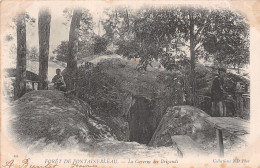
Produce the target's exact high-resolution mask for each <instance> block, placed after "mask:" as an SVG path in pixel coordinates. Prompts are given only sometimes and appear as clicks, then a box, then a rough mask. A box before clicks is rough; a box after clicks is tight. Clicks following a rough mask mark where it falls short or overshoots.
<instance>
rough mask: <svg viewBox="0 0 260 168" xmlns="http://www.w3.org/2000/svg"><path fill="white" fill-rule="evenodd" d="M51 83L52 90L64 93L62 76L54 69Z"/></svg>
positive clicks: (64, 86)
mask: <svg viewBox="0 0 260 168" xmlns="http://www.w3.org/2000/svg"><path fill="white" fill-rule="evenodd" d="M51 82H52V83H54V88H55V89H57V90H59V91H63V92H66V84H65V82H64V79H63V76H62V75H61V70H60V69H56V75H55V76H54V77H53V78H52V81H51Z"/></svg>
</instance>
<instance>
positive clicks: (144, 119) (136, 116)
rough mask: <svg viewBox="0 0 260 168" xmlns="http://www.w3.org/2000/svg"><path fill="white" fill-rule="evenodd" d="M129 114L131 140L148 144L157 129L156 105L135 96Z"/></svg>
mask: <svg viewBox="0 0 260 168" xmlns="http://www.w3.org/2000/svg"><path fill="white" fill-rule="evenodd" d="M134 99H135V103H134V104H133V105H132V107H131V108H130V113H129V119H128V123H129V130H130V136H129V140H130V141H131V142H132V141H135V142H138V143H140V144H148V143H149V142H150V140H151V138H152V136H153V133H154V131H155V128H156V123H155V122H154V121H155V120H154V119H155V118H154V117H155V113H154V110H153V109H154V103H153V102H151V101H150V100H148V99H146V98H145V97H142V96H135V97H134Z"/></svg>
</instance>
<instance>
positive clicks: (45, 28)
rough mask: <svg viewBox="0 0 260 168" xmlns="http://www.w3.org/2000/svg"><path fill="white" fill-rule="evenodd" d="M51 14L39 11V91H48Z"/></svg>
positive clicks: (46, 11) (47, 10)
mask: <svg viewBox="0 0 260 168" xmlns="http://www.w3.org/2000/svg"><path fill="white" fill-rule="evenodd" d="M50 23H51V14H50V11H49V9H47V8H44V9H41V10H40V11H39V17H38V34H39V77H40V85H39V89H42V90H46V89H48V59H49V41H50Z"/></svg>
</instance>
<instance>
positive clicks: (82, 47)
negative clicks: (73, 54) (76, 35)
mask: <svg viewBox="0 0 260 168" xmlns="http://www.w3.org/2000/svg"><path fill="white" fill-rule="evenodd" d="M53 54H55V55H56V60H59V61H62V62H67V56H68V41H62V42H61V44H60V45H58V46H57V47H56V49H55V50H54V51H53ZM93 54H94V45H93V44H92V43H89V42H88V41H80V42H79V44H78V53H77V58H78V59H81V58H85V57H88V56H91V55H93Z"/></svg>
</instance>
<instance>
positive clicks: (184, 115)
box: [149, 106, 215, 147]
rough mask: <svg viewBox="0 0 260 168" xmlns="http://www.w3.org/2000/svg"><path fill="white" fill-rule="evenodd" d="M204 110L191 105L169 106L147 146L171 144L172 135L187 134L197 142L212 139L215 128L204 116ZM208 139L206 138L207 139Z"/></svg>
mask: <svg viewBox="0 0 260 168" xmlns="http://www.w3.org/2000/svg"><path fill="white" fill-rule="evenodd" d="M206 117H209V115H208V114H207V113H205V112H204V111H202V110H200V109H198V108H195V107H192V106H174V107H169V108H168V109H167V110H166V113H165V114H164V116H163V117H162V119H161V121H160V123H159V125H158V127H157V129H156V130H155V132H154V134H153V137H152V139H151V141H150V143H149V146H154V147H159V146H171V145H172V144H173V143H172V140H171V136H173V135H188V136H190V137H192V139H194V140H195V141H197V142H198V143H203V141H214V139H213V138H214V137H215V130H214V128H213V127H212V126H210V125H209V124H208V123H207V122H206V121H205V118H206ZM209 138H210V140H207V139H209Z"/></svg>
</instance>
